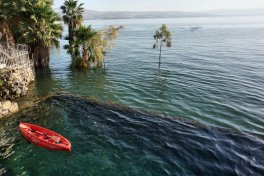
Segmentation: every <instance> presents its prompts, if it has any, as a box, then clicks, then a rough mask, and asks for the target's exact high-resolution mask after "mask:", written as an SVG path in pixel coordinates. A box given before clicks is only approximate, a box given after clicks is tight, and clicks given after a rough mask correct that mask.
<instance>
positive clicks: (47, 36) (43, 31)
mask: <svg viewBox="0 0 264 176" xmlns="http://www.w3.org/2000/svg"><path fill="white" fill-rule="evenodd" d="M50 2H51V1H48V0H38V1H32V2H31V3H28V4H26V9H25V11H23V12H21V13H25V16H26V15H28V18H26V19H25V20H23V21H21V22H20V23H19V31H20V33H21V34H22V35H21V36H20V37H19V40H20V41H22V42H24V43H27V44H29V45H30V46H31V48H32V50H33V56H34V62H35V66H36V67H47V66H48V65H49V48H50V47H51V46H56V47H58V46H59V41H58V38H61V33H62V30H63V28H62V25H61V24H60V23H59V22H58V21H59V17H58V16H57V14H56V13H55V12H54V11H53V10H52V8H51V4H50Z"/></svg>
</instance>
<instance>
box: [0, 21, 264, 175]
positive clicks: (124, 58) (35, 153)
mask: <svg viewBox="0 0 264 176" xmlns="http://www.w3.org/2000/svg"><path fill="white" fill-rule="evenodd" d="M263 21H264V17H228V18H227V17H225V18H222V17H218V18H179V19H141V20H139V19H135V20H100V21H86V24H90V23H91V24H92V25H93V26H94V27H95V28H96V29H101V28H102V27H105V26H107V25H111V24H113V25H124V26H125V28H124V29H123V30H121V31H120V34H119V37H118V39H117V41H116V47H115V48H114V49H113V50H112V51H110V52H109V53H108V55H107V56H106V61H107V63H106V69H105V70H103V69H100V68H92V69H89V70H86V71H84V70H74V69H70V63H71V58H70V56H69V55H68V54H67V53H66V52H65V50H63V49H62V48H63V47H62V48H61V49H60V50H56V49H52V50H51V63H50V69H47V70H38V71H37V76H38V80H37V82H36V83H35V84H33V85H32V87H31V93H30V94H29V95H28V96H27V97H25V98H23V101H24V100H26V101H28V102H30V101H32V99H35V98H36V97H40V96H46V95H48V94H49V93H54V92H57V91H66V92H69V93H72V94H76V95H82V96H85V97H90V98H94V99H96V101H95V102H93V101H91V100H85V99H82V98H76V97H73V96H70V95H59V96H55V97H52V98H50V99H48V100H46V101H44V102H42V103H40V104H39V105H37V106H36V107H34V108H31V109H27V110H24V111H22V112H20V113H19V114H17V115H14V116H12V117H11V118H5V119H2V120H0V124H1V125H0V126H1V128H2V129H1V134H0V137H1V139H0V151H1V156H0V173H1V171H2V172H4V171H5V172H6V173H7V175H21V174H22V173H23V174H25V175H54V174H55V175H65V174H66V175H67V174H70V175H264V174H263V172H264V168H263V164H264V163H263V161H264V158H263V153H264V152H263V142H264V140H263V135H264V120H263V118H262V117H263V114H264V93H263V90H264V50H263V48H264V32H263V31H264V23H263ZM163 23H165V24H167V25H168V27H169V29H170V30H171V32H172V34H173V46H172V48H168V49H166V48H164V49H163V55H162V65H161V68H160V69H158V54H159V53H158V50H153V49H152V46H153V43H154V40H153V34H154V32H155V30H156V29H157V28H159V27H160V26H161V24H163ZM66 33H67V31H65V32H64V34H65V35H66ZM65 43H66V41H65V40H61V45H62V46H63V44H65ZM97 100H98V101H100V102H102V103H97ZM103 102H107V103H106V104H105V103H103ZM112 104H115V105H112ZM122 107H123V108H122ZM126 107H129V108H133V109H136V110H135V111H134V110H131V109H129V108H128V109H127V108H126ZM146 111H147V112H146ZM155 114H156V115H155ZM17 117H19V118H17ZM18 121H27V122H31V123H37V124H39V125H43V126H45V127H48V128H50V129H53V130H55V131H57V132H60V133H62V134H63V135H65V136H66V137H68V138H69V139H70V140H71V141H72V143H73V146H74V151H73V154H72V156H68V155H67V154H65V153H60V152H50V151H46V150H43V149H39V148H37V147H35V146H34V145H28V144H27V143H26V142H25V141H24V140H23V138H21V136H20V135H19V133H18V132H17V127H16V126H17V122H18ZM9 128H10V129H9ZM3 129H4V130H3ZM28 157H29V158H30V159H28ZM50 161H53V162H52V164H50V163H49V162H50ZM60 167H61V168H63V169H58V168H60ZM1 168H3V169H2V170H1Z"/></svg>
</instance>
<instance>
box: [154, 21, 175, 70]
mask: <svg viewBox="0 0 264 176" xmlns="http://www.w3.org/2000/svg"><path fill="white" fill-rule="evenodd" d="M154 39H155V41H156V43H155V44H154V45H153V49H155V48H159V51H160V54H159V68H160V63H161V50H162V47H163V46H164V45H166V47H171V46H172V37H171V33H170V31H169V29H168V27H167V25H165V24H163V25H162V26H161V27H160V29H159V30H156V32H155V34H154Z"/></svg>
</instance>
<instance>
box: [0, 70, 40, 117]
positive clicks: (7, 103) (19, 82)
mask: <svg viewBox="0 0 264 176" xmlns="http://www.w3.org/2000/svg"><path fill="white" fill-rule="evenodd" d="M34 80H35V74H34V72H33V70H32V69H31V68H19V67H16V68H14V67H5V68H2V69H0V118H1V117H3V116H5V115H8V114H11V113H14V112H17V111H18V104H17V103H16V102H14V101H15V98H18V97H21V96H24V95H26V94H27V92H28V86H29V84H30V83H32V82H33V81H34Z"/></svg>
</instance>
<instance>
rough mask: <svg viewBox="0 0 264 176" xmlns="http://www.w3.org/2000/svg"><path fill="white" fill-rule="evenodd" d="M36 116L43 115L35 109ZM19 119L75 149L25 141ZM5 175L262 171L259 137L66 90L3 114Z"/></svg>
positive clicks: (189, 173)
mask: <svg viewBox="0 0 264 176" xmlns="http://www.w3.org/2000/svg"><path fill="white" fill-rule="evenodd" d="M40 114H41V115H40ZM18 121H27V122H31V123H36V124H39V125H41V126H45V127H47V128H49V129H52V130H54V131H59V132H60V133H61V134H63V135H64V136H67V138H68V139H69V140H70V141H71V142H72V147H73V149H72V153H71V154H68V153H66V152H58V151H48V150H45V149H42V148H39V147H36V146H35V145H33V144H29V143H27V142H26V141H25V140H24V139H23V138H22V137H21V135H20V134H19V133H18V129H17V123H18ZM0 123H1V124H2V125H1V134H0V137H1V141H2V142H5V144H3V143H1V146H0V151H1V153H2V155H1V162H0V166H1V167H3V170H2V172H5V174H6V175H62V176H63V175H117V176H118V175H223V176H226V175H256V176H257V175H263V171H264V168H263V164H264V163H263V144H264V143H263V136H262V137H261V136H255V135H252V134H245V133H244V134H242V133H240V132H237V131H228V130H224V129H219V128H208V127H205V126H201V125H197V124H193V123H189V122H183V121H179V120H178V121H174V120H172V119H168V118H163V117H160V116H157V115H150V114H146V113H142V112H139V111H133V110H131V109H127V108H120V107H118V106H113V105H110V104H102V103H99V102H95V101H92V100H86V99H83V98H80V97H75V96H71V95H64V94H62V95H56V96H53V97H50V98H49V99H47V100H45V101H44V102H41V103H40V104H38V106H36V107H34V108H31V109H27V110H23V111H22V112H20V113H19V114H17V115H16V116H15V117H12V118H9V119H6V120H1V121H0Z"/></svg>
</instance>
